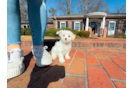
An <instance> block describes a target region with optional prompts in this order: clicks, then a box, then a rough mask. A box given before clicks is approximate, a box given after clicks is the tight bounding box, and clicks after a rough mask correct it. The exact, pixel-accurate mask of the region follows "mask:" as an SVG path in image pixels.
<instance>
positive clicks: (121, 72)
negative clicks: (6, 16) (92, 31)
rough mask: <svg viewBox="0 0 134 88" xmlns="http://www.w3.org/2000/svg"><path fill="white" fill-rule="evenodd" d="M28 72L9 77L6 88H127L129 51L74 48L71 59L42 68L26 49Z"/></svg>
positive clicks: (55, 61) (56, 61)
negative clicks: (127, 56) (127, 53)
mask: <svg viewBox="0 0 134 88" xmlns="http://www.w3.org/2000/svg"><path fill="white" fill-rule="evenodd" d="M23 50H24V56H25V60H24V63H25V66H26V70H25V72H24V73H23V74H22V75H20V76H18V77H16V78H13V79H9V80H7V81H8V83H7V88H126V50H125V49H112V48H92V47H89V48H79V47H73V48H72V50H71V52H70V56H71V59H70V60H67V59H65V60H66V62H65V63H62V64H61V63H59V62H58V58H57V59H56V60H54V61H53V63H52V64H51V65H50V66H47V67H44V68H39V67H37V66H36V65H35V59H34V58H33V55H32V53H31V48H25V47H23Z"/></svg>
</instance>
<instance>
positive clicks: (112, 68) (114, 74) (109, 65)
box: [101, 61, 126, 80]
mask: <svg viewBox="0 0 134 88" xmlns="http://www.w3.org/2000/svg"><path fill="white" fill-rule="evenodd" d="M101 63H102V65H103V67H104V68H105V70H106V72H107V73H108V75H109V76H110V78H113V79H121V80H126V74H125V73H124V72H123V71H122V70H121V68H119V67H118V66H117V65H116V64H114V63H113V62H111V61H101Z"/></svg>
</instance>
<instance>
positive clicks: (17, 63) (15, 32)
mask: <svg viewBox="0 0 134 88" xmlns="http://www.w3.org/2000/svg"><path fill="white" fill-rule="evenodd" d="M20 43H21V42H20V10H19V0H7V79H10V78H13V77H16V76H18V75H20V74H21V73H22V72H23V71H24V69H25V66H24V63H23V59H24V57H23V51H22V50H21V49H20Z"/></svg>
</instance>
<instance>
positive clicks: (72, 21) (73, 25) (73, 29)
mask: <svg viewBox="0 0 134 88" xmlns="http://www.w3.org/2000/svg"><path fill="white" fill-rule="evenodd" d="M72 29H73V30H74V22H73V21H72Z"/></svg>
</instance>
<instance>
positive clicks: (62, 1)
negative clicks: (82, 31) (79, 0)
mask: <svg viewBox="0 0 134 88" xmlns="http://www.w3.org/2000/svg"><path fill="white" fill-rule="evenodd" d="M49 3H50V4H52V5H54V6H55V7H56V10H57V11H59V14H61V15H67V14H72V13H73V6H71V0H54V1H53V0H51V2H49Z"/></svg>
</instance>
